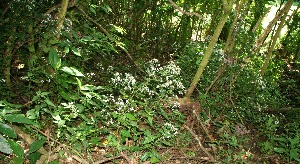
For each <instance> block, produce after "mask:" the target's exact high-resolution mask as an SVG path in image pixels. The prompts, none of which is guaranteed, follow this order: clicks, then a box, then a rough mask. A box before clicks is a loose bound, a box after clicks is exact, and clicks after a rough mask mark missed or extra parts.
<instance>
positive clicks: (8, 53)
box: [3, 28, 16, 88]
mask: <svg viewBox="0 0 300 164" xmlns="http://www.w3.org/2000/svg"><path fill="white" fill-rule="evenodd" d="M12 31H13V32H15V31H16V28H13V29H12ZM14 41H15V36H13V35H11V36H10V37H9V38H8V40H7V42H6V43H7V48H6V50H5V52H4V54H3V60H4V64H3V66H4V69H3V75H4V79H5V83H6V86H7V87H8V88H11V79H10V72H11V62H12V57H13V54H12V51H13V47H14V45H13V43H14Z"/></svg>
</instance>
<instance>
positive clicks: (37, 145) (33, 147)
mask: <svg viewBox="0 0 300 164" xmlns="http://www.w3.org/2000/svg"><path fill="white" fill-rule="evenodd" d="M45 142H46V141H45V140H37V141H34V142H33V143H32V144H31V145H30V148H29V153H33V152H35V151H37V150H39V149H40V148H41V147H42V146H43V145H44V143H45Z"/></svg>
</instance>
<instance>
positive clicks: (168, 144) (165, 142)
mask: <svg viewBox="0 0 300 164" xmlns="http://www.w3.org/2000/svg"><path fill="white" fill-rule="evenodd" d="M162 143H163V144H165V145H167V146H173V144H171V143H170V142H168V141H163V142H162Z"/></svg>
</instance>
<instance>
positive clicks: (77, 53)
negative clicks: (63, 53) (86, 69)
mask: <svg viewBox="0 0 300 164" xmlns="http://www.w3.org/2000/svg"><path fill="white" fill-rule="evenodd" d="M71 49H72V51H73V53H74V54H75V55H76V56H81V54H80V51H79V50H78V49H77V48H75V47H72V48H71Z"/></svg>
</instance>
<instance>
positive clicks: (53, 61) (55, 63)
mask: <svg viewBox="0 0 300 164" xmlns="http://www.w3.org/2000/svg"><path fill="white" fill-rule="evenodd" d="M49 62H50V65H51V66H52V67H53V68H54V69H58V68H59V67H60V66H61V58H60V57H59V55H58V54H57V52H56V50H55V49H54V48H51V49H50V52H49Z"/></svg>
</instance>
